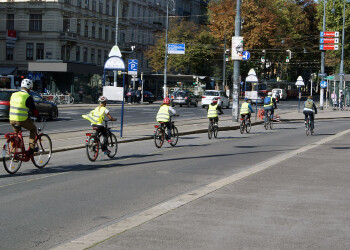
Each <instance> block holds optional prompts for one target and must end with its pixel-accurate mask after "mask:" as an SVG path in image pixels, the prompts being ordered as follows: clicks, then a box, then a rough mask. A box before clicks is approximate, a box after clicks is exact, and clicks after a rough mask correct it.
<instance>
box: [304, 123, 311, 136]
mask: <svg viewBox="0 0 350 250" xmlns="http://www.w3.org/2000/svg"><path fill="white" fill-rule="evenodd" d="M309 132H310V122H309V119H307V120H306V123H305V134H306V136H308V135H309Z"/></svg>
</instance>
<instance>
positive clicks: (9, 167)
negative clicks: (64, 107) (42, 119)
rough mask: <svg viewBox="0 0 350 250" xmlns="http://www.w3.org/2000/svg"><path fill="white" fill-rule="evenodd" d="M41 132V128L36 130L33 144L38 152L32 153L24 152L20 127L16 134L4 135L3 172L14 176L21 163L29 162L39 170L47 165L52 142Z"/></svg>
mask: <svg viewBox="0 0 350 250" xmlns="http://www.w3.org/2000/svg"><path fill="white" fill-rule="evenodd" d="M45 124H46V123H45ZM45 124H44V127H45ZM41 130H42V129H41V128H38V133H37V136H36V137H35V141H34V144H35V148H38V151H37V152H34V153H32V152H30V151H29V150H25V146H24V141H23V135H22V130H21V127H20V126H18V131H19V132H18V133H15V132H13V133H7V134H5V138H6V143H5V145H4V146H3V151H2V161H3V164H4V168H5V170H6V171H7V172H8V173H9V174H15V173H16V172H17V171H18V170H19V168H20V167H21V165H22V162H28V161H30V160H31V161H32V162H33V164H34V166H36V167H37V168H39V169H42V168H43V167H45V166H46V165H47V164H48V163H49V161H50V159H51V155H52V142H51V139H50V137H49V136H48V135H47V134H44V133H42V132H41Z"/></svg>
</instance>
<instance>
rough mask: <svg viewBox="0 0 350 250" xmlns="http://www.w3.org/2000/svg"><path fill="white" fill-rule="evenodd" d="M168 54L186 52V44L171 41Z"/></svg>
mask: <svg viewBox="0 0 350 250" xmlns="http://www.w3.org/2000/svg"><path fill="white" fill-rule="evenodd" d="M168 54H182V55H184V54H185V44H184V43H169V44H168Z"/></svg>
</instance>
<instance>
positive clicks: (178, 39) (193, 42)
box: [146, 19, 216, 75]
mask: <svg viewBox="0 0 350 250" xmlns="http://www.w3.org/2000/svg"><path fill="white" fill-rule="evenodd" d="M168 43H183V44H185V47H186V49H185V55H172V54H168V66H167V68H168V70H169V71H173V72H174V73H179V72H181V73H184V74H189V73H193V74H197V75H210V73H212V72H213V68H212V67H213V59H214V55H215V51H214V50H215V47H216V42H215V39H214V37H213V36H212V35H211V33H210V32H209V31H208V29H207V28H206V27H204V26H198V25H196V24H194V23H192V22H190V21H186V20H176V19H172V20H171V24H170V27H169V30H168ZM146 58H147V59H148V60H149V62H150V65H151V67H152V68H153V69H154V70H155V71H158V72H159V71H162V70H164V58H165V32H160V33H159V34H158V39H156V42H155V45H153V46H151V47H150V48H149V50H148V51H147V52H146Z"/></svg>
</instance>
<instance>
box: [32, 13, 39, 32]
mask: <svg viewBox="0 0 350 250" xmlns="http://www.w3.org/2000/svg"><path fill="white" fill-rule="evenodd" d="M41 29H42V15H41V14H30V15H29V31H41Z"/></svg>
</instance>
